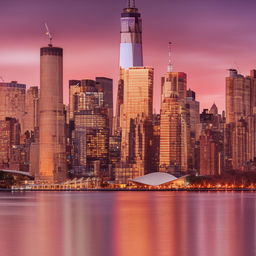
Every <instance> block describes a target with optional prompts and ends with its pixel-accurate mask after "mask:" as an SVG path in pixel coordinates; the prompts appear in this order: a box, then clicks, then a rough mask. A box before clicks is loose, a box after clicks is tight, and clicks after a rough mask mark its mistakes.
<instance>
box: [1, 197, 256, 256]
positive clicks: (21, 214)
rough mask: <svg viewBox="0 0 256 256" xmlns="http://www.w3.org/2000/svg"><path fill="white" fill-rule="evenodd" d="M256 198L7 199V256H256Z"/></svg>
mask: <svg viewBox="0 0 256 256" xmlns="http://www.w3.org/2000/svg"><path fill="white" fill-rule="evenodd" d="M255 218H256V193H245V192H244V193H238V192H233V193H232V192H227V193H225V192H218V193H213V192H209V193H207V192H206V193H191V192H26V193H0V255H1V256H16V255H17V256H23V255H24V256H41V255H42V256H59V255H60V256H80V255H81V256H82V255H83V256H98V255H100V256H101V255H103V256H109V255H111V256H130V255H131V256H151V255H152V256H162V255H168V256H182V255H189V256H211V255H212V256H218V255H220V256H244V255H245V256H254V255H256V221H255Z"/></svg>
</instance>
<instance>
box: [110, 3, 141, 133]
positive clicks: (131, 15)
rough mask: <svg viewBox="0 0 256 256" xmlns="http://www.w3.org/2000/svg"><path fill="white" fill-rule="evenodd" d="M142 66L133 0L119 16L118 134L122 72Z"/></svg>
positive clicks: (139, 30)
mask: <svg viewBox="0 0 256 256" xmlns="http://www.w3.org/2000/svg"><path fill="white" fill-rule="evenodd" d="M142 66H143V52H142V21H141V15H140V13H139V12H138V9H137V8H136V7H135V0H128V2H127V7H126V8H124V9H123V12H122V14H121V43H120V76H119V81H118V92H117V105H116V117H115V132H116V133H118V134H120V131H121V129H120V126H121V123H120V122H121V120H120V118H121V117H120V115H121V108H122V105H123V103H124V98H123V97H124V70H126V69H129V68H131V67H142Z"/></svg>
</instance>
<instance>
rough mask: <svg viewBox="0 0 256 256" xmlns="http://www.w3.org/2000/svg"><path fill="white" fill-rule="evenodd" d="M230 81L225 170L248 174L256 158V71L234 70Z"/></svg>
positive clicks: (230, 75) (228, 80) (231, 71)
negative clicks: (250, 163) (243, 73)
mask: <svg viewBox="0 0 256 256" xmlns="http://www.w3.org/2000/svg"><path fill="white" fill-rule="evenodd" d="M229 72H230V73H229V77H227V78H226V115H227V116H226V126H225V167H226V169H238V170H244V169H245V166H246V165H247V162H248V161H254V159H255V157H256V151H255V149H256V146H255V145H256V144H255V141H256V134H255V122H256V115H255V113H256V112H255V110H256V96H255V95H256V94H255V92H256V71H255V70H252V71H251V72H250V75H249V76H243V75H240V74H238V72H237V70H235V69H230V70H229Z"/></svg>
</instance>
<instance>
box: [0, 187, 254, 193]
mask: <svg viewBox="0 0 256 256" xmlns="http://www.w3.org/2000/svg"><path fill="white" fill-rule="evenodd" d="M43 191H45V192H157V191H161V192H256V188H227V189H226V188H223V189H222V188H216V189H215V188H198V189H197V188H193V189H189V188H169V189H124V188H120V189H119V188H116V189H103V188H95V189H84V188H83V189H24V188H20V189H0V193H1V192H43Z"/></svg>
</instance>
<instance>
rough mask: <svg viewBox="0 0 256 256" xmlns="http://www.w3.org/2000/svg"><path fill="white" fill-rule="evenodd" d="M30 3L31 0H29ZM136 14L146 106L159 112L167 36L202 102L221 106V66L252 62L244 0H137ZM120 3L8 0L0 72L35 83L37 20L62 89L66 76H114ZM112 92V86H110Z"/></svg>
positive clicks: (255, 44) (250, 6)
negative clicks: (148, 79) (59, 58)
mask: <svg viewBox="0 0 256 256" xmlns="http://www.w3.org/2000/svg"><path fill="white" fill-rule="evenodd" d="M35 2H36V3H35ZM137 5H138V7H139V10H140V12H141V13H142V19H143V48H144V65H147V66H152V67H154V68H155V83H154V88H155V93H154V106H155V108H156V110H157V111H158V110H159V101H160V77H161V75H163V74H164V73H165V72H166V66H167V63H168V52H167V51H168V50H167V44H168V42H169V41H172V42H173V47H172V48H173V53H172V59H173V65H174V71H181V72H185V73H187V75H188V88H191V89H193V90H195V91H196V93H197V99H198V100H199V101H200V103H201V109H202V108H210V107H211V105H212V103H213V102H215V103H216V104H217V106H218V107H219V109H220V110H223V109H224V108H225V76H226V75H227V71H226V69H228V68H239V71H240V73H242V74H245V75H246V74H249V71H250V69H253V68H256V54H255V48H256V33H255V25H254V24H255V21H254V20H255V18H254V17H255V14H254V11H253V10H255V7H256V3H254V2H253V1H248V2H247V4H246V5H245V4H243V2H242V1H238V0H234V1H224V2H222V3H219V4H217V3H215V1H212V0H205V1H203V0H197V1H194V2H193V4H192V2H191V1H186V0H179V1H178V0H175V1H167V0H162V1H161V2H159V1H146V0H137ZM124 6H125V1H123V0H122V1H117V0H109V1H107V2H105V1H104V2H102V1H100V0H94V1H93V0H84V1H82V0H77V1H71V0H63V1H60V0H54V1H50V0H45V1H43V0H39V1H32V0H27V1H24V2H23V3H20V2H19V1H18V0H11V1H8V2H6V3H4V4H3V9H2V12H3V14H2V15H1V19H2V22H1V24H0V33H1V39H0V76H2V77H3V78H4V80H5V81H11V80H17V81H19V82H21V83H26V84H27V85H29V86H31V85H39V57H40V56H39V48H40V47H42V46H45V45H47V43H48V41H47V38H46V36H45V35H44V25H43V24H44V21H47V22H48V24H49V27H50V29H51V30H52V33H53V35H54V44H55V45H56V46H61V47H63V48H64V92H65V102H66V103H67V101H68V97H67V95H68V80H70V79H84V78H91V79H94V78H95V77H96V76H106V77H110V78H113V79H114V88H115V89H116V85H117V79H118V66H119V65H118V59H119V42H120V38H119V37H120V33H119V18H120V12H121V10H122V8H123V7H124ZM114 94H115V96H116V90H115V92H114Z"/></svg>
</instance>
